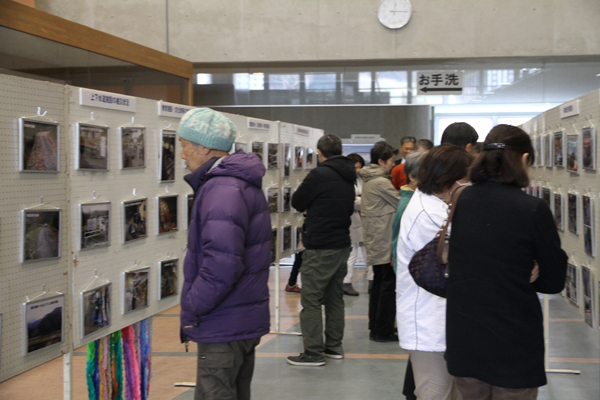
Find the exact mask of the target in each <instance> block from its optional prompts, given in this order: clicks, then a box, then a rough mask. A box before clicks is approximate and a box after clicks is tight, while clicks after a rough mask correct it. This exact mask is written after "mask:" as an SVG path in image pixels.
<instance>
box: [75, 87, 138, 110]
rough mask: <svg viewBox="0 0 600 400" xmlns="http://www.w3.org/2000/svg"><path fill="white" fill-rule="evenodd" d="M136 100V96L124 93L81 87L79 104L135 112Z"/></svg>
mask: <svg viewBox="0 0 600 400" xmlns="http://www.w3.org/2000/svg"><path fill="white" fill-rule="evenodd" d="M135 100H136V99H135V97H132V96H126V95H124V94H117V93H110V92H103V91H100V90H92V89H84V88H79V104H80V105H82V106H88V107H98V108H109V109H111V110H120V111H128V112H135V111H136V103H135Z"/></svg>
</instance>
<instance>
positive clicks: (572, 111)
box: [560, 100, 579, 119]
mask: <svg viewBox="0 0 600 400" xmlns="http://www.w3.org/2000/svg"><path fill="white" fill-rule="evenodd" d="M574 115H579V100H573V101H569V102H568V103H565V104H563V105H562V106H560V118H561V119H563V118H569V117H572V116H574Z"/></svg>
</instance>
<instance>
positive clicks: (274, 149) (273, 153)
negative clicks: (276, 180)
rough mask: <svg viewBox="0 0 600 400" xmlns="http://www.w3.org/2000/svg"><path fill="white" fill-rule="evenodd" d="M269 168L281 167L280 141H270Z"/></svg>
mask: <svg viewBox="0 0 600 400" xmlns="http://www.w3.org/2000/svg"><path fill="white" fill-rule="evenodd" d="M267 148H268V152H267V168H268V169H278V168H279V143H268V145H267Z"/></svg>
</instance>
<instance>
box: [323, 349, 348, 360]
mask: <svg viewBox="0 0 600 400" xmlns="http://www.w3.org/2000/svg"><path fill="white" fill-rule="evenodd" d="M325 357H329V358H333V359H335V360H341V359H342V358H344V355H343V354H341V353H338V352H337V351H333V350H331V349H325Z"/></svg>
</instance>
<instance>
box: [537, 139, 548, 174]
mask: <svg viewBox="0 0 600 400" xmlns="http://www.w3.org/2000/svg"><path fill="white" fill-rule="evenodd" d="M537 140H538V144H539V155H540V158H539V159H538V160H537V161H538V166H540V167H544V166H545V165H546V147H545V146H546V141H545V140H544V136H543V135H538V137H537Z"/></svg>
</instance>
